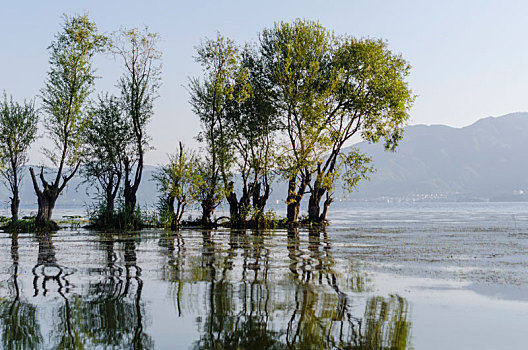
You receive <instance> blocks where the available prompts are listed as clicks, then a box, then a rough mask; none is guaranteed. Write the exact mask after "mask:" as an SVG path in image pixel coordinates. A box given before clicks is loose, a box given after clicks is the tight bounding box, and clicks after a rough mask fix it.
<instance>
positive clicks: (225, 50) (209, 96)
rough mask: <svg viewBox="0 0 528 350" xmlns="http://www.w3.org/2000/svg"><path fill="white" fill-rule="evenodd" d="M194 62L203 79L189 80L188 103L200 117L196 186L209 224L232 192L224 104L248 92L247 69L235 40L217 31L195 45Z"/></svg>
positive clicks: (229, 145) (230, 151) (229, 139)
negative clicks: (202, 152)
mask: <svg viewBox="0 0 528 350" xmlns="http://www.w3.org/2000/svg"><path fill="white" fill-rule="evenodd" d="M197 54H198V55H197V56H196V61H197V62H199V63H200V64H201V65H202V67H203V70H204V78H203V80H200V79H198V78H192V79H191V81H190V83H189V91H190V95H191V100H190V104H191V106H192V109H193V111H194V113H196V115H198V117H199V118H200V122H201V125H202V131H201V132H200V134H199V135H198V140H199V141H200V142H202V143H203V144H204V145H205V146H204V149H205V156H204V157H203V159H202V161H201V163H200V172H201V176H202V179H203V185H202V186H201V188H200V195H199V197H200V201H201V206H202V224H203V225H210V224H211V216H212V215H213V213H214V210H215V208H216V207H217V206H218V205H219V204H220V202H221V200H222V199H223V198H225V197H226V194H228V193H231V192H232V186H233V183H232V182H231V181H230V180H231V170H232V169H231V168H232V165H233V161H234V157H233V151H232V149H231V147H232V142H233V140H232V139H231V137H230V135H229V133H228V130H227V125H226V115H227V106H228V104H229V103H230V101H232V100H238V101H242V100H244V99H245V98H247V96H248V95H249V91H248V89H249V85H248V84H247V71H246V70H245V69H241V66H240V52H239V49H238V47H237V46H236V45H235V43H234V42H233V41H232V40H230V39H228V38H225V37H223V36H221V35H220V34H218V36H217V38H216V40H207V41H205V42H204V43H202V45H200V46H199V47H198V48H197Z"/></svg>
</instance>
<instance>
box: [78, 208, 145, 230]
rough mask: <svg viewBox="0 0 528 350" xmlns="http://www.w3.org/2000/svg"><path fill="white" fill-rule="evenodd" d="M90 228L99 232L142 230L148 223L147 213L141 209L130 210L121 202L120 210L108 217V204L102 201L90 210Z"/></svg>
mask: <svg viewBox="0 0 528 350" xmlns="http://www.w3.org/2000/svg"><path fill="white" fill-rule="evenodd" d="M88 219H89V221H90V224H89V225H88V227H89V228H92V229H97V230H105V231H109V230H122V231H129V230H140V229H141V228H143V227H145V226H146V225H145V222H146V221H148V220H147V219H148V218H147V215H146V213H144V212H142V211H141V209H140V208H139V207H136V209H135V210H133V211H131V210H128V209H127V208H126V207H125V205H124V203H123V202H120V203H119V205H118V208H117V209H116V210H114V211H113V212H112V214H111V215H108V210H107V207H106V203H105V202H104V201H100V202H99V203H97V204H95V205H94V206H92V207H91V208H88Z"/></svg>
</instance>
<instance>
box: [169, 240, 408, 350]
mask: <svg viewBox="0 0 528 350" xmlns="http://www.w3.org/2000/svg"><path fill="white" fill-rule="evenodd" d="M201 236H202V237H201V248H200V252H199V254H193V253H189V252H188V248H186V245H185V242H184V238H183V237H182V235H181V234H178V233H175V234H173V235H171V236H168V237H166V238H164V239H162V240H160V241H161V243H160V245H162V246H165V247H166V248H167V262H168V263H167V265H166V269H165V270H164V274H163V278H165V279H166V280H168V281H170V282H172V283H173V284H174V285H175V288H176V289H177V292H176V293H173V295H174V296H175V298H176V300H177V301H176V305H177V312H178V314H179V315H182V313H184V312H185V310H182V304H183V301H184V300H186V299H192V295H196V289H193V288H185V287H186V286H191V285H194V284H197V283H201V284H202V285H203V286H204V287H205V288H204V292H203V294H204V295H203V299H202V300H201V302H203V305H204V307H205V310H206V311H205V317H204V319H203V320H202V321H201V322H200V323H199V324H198V327H199V331H200V339H199V340H197V341H196V342H195V343H194V348H195V349H250V348H252V349H327V348H335V349H406V348H408V347H409V346H410V340H409V338H410V327H411V323H410V321H409V320H408V304H407V302H406V300H405V299H404V298H402V297H399V296H389V297H387V298H384V297H370V298H368V299H367V300H366V305H365V308H364V311H363V312H362V313H361V314H359V315H358V314H357V305H356V304H358V303H359V300H354V298H355V297H356V299H360V298H361V297H360V296H361V293H363V292H365V291H366V290H367V289H368V286H367V284H368V283H367V279H366V278H365V276H364V275H362V274H361V273H360V272H359V271H354V270H351V269H349V270H347V269H344V270H343V269H338V268H337V266H336V263H335V261H334V259H333V257H332V246H331V242H330V240H329V238H328V235H327V234H326V233H325V232H310V233H309V235H308V242H307V247H306V248H303V247H302V246H303V244H304V243H305V242H303V241H302V239H301V238H300V235H299V232H298V231H297V230H291V231H289V232H288V233H287V240H286V247H287V257H286V259H282V260H281V258H280V257H279V256H278V255H279V254H280V249H281V247H280V246H275V247H270V244H269V241H270V240H271V239H272V238H270V236H269V234H267V233H262V232H246V231H231V232H230V233H229V236H228V238H226V239H227V242H225V239H223V238H222V237H220V238H216V239H215V233H213V232H211V231H204V232H202V234H201ZM282 249H283V248H282ZM189 256H193V257H195V256H198V260H197V261H195V260H191V259H188V258H189ZM189 260H190V261H189ZM186 263H187V265H186ZM281 267H287V268H284V269H283V268H281ZM285 271H287V273H284V272H285ZM358 296H359V297H358ZM198 302H200V301H198ZM190 309H192V308H190ZM189 312H192V311H191V310H189Z"/></svg>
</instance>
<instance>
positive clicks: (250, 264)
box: [0, 203, 528, 349]
mask: <svg viewBox="0 0 528 350" xmlns="http://www.w3.org/2000/svg"><path fill="white" fill-rule="evenodd" d="M331 219H332V225H331V226H330V228H328V229H327V231H326V232H308V231H305V230H300V231H286V230H274V231H265V232H254V231H250V230H247V231H235V230H226V229H224V230H216V231H197V230H181V231H179V232H168V231H161V230H144V231H141V232H138V233H135V234H127V235H117V234H103V233H98V232H91V231H87V230H83V229H74V230H72V229H63V230H61V231H59V232H57V233H56V234H53V235H40V236H39V235H35V234H20V235H18V236H14V237H11V236H10V235H9V234H5V233H2V234H0V313H1V319H0V341H1V343H0V344H2V345H1V347H2V348H4V349H56V348H66V349H73V348H79V349H81V348H86V349H384V348H385V349H411V348H415V349H446V348H450V349H469V348H478V349H496V348H503V349H519V348H524V347H525V345H526V343H527V342H528V333H527V332H526V328H527V327H528V204H524V203H519V204H506V203H503V204H499V203H496V204H494V203H481V204H472V203H464V204H457V203H451V204H449V203H445V204H419V205H418V204H411V205H406V204H340V203H337V205H336V206H335V208H334V212H333V214H332V217H331Z"/></svg>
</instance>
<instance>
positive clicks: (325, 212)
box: [319, 193, 334, 223]
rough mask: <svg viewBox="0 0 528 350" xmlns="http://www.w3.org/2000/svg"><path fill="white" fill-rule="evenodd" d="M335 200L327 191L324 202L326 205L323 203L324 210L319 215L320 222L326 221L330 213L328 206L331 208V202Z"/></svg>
mask: <svg viewBox="0 0 528 350" xmlns="http://www.w3.org/2000/svg"><path fill="white" fill-rule="evenodd" d="M333 201H334V199H333V198H332V197H331V196H330V195H328V193H327V194H326V199H325V202H324V205H323V212H322V213H321V215H320V216H319V222H320V223H324V222H326V214H328V208H330V204H332V202H333Z"/></svg>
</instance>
